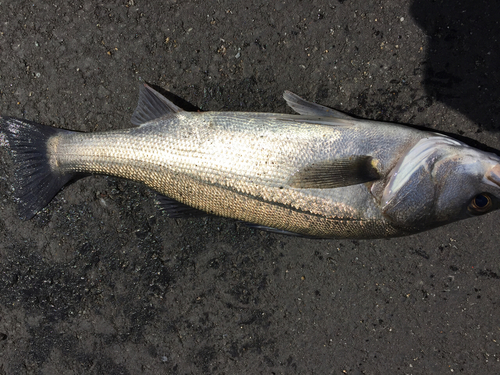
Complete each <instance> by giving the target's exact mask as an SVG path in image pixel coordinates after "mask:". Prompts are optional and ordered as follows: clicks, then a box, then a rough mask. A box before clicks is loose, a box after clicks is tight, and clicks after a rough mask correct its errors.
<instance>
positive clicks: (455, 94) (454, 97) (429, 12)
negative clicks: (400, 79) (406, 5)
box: [410, 0, 500, 130]
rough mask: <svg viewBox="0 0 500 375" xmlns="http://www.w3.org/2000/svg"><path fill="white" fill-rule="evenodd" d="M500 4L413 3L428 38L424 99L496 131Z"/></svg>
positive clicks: (461, 0) (480, 0) (486, 0)
mask: <svg viewBox="0 0 500 375" xmlns="http://www.w3.org/2000/svg"><path fill="white" fill-rule="evenodd" d="M499 11H500V2H498V1H495V0H473V1H471V0H414V1H413V4H412V5H411V9H410V13H411V15H412V16H413V17H414V18H415V20H416V21H417V23H418V25H419V26H420V27H421V28H422V29H423V30H424V31H425V33H426V35H427V46H426V53H427V56H426V61H425V80H424V85H425V89H426V91H427V94H428V95H430V96H431V97H432V98H434V99H435V100H439V101H441V102H443V103H445V104H446V105H448V106H450V107H452V108H454V109H456V110H458V111H460V112H461V113H463V114H464V115H466V116H468V117H469V118H470V119H471V120H472V121H474V122H475V123H477V124H478V125H479V126H480V127H481V128H483V129H490V130H500V124H498V121H499V116H498V114H499V110H500V43H499V41H498V40H499V39H500V23H499V20H500V18H499V14H500V12H499Z"/></svg>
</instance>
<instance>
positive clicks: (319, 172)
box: [288, 156, 380, 189]
mask: <svg viewBox="0 0 500 375" xmlns="http://www.w3.org/2000/svg"><path fill="white" fill-rule="evenodd" d="M375 166H376V161H375V160H374V159H373V158H372V157H371V156H354V157H348V158H343V159H336V160H325V161H322V162H319V163H314V164H311V165H308V166H306V167H305V168H303V169H301V170H299V171H297V173H295V174H294V175H293V176H292V177H291V178H290V180H289V182H288V184H289V185H290V186H291V187H293V188H299V189H333V188H338V187H342V186H351V185H358V184H362V183H365V182H370V181H375V180H378V179H379V178H380V176H379V173H378V172H377V169H376V167H375Z"/></svg>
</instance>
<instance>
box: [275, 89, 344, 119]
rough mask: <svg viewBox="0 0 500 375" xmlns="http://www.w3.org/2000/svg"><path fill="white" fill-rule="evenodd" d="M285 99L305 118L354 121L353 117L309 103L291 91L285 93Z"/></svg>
mask: <svg viewBox="0 0 500 375" xmlns="http://www.w3.org/2000/svg"><path fill="white" fill-rule="evenodd" d="M283 98H284V99H285V100H286V103H287V104H288V105H289V106H290V108H292V109H293V110H294V111H295V112H297V113H299V114H301V115H305V116H320V117H336V118H341V119H345V120H352V119H353V117H351V116H349V115H346V114H345V113H342V112H340V111H337V110H335V109H331V108H328V107H325V106H322V105H320V104H316V103H312V102H308V101H307V100H305V99H302V98H301V97H300V96H298V95H297V94H294V93H293V92H291V91H285V92H284V93H283Z"/></svg>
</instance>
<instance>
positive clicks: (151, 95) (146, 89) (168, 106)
mask: <svg viewBox="0 0 500 375" xmlns="http://www.w3.org/2000/svg"><path fill="white" fill-rule="evenodd" d="M182 111H183V109H182V108H179V107H177V106H176V105H175V104H174V103H172V102H171V101H170V100H168V99H167V98H165V97H164V96H163V95H162V94H160V93H159V92H158V91H156V90H154V89H153V88H152V87H150V86H149V85H147V84H144V86H141V89H140V92H139V102H138V103H137V108H136V109H135V111H134V114H133V115H132V119H131V120H130V121H132V124H134V125H137V126H139V125H142V124H144V123H145V122H148V121H151V120H155V119H157V118H160V117H164V116H175V114H176V113H179V112H182Z"/></svg>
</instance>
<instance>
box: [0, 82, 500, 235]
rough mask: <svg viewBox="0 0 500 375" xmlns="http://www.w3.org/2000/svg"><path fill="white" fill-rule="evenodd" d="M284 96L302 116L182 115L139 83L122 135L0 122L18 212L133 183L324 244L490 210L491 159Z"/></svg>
mask: <svg viewBox="0 0 500 375" xmlns="http://www.w3.org/2000/svg"><path fill="white" fill-rule="evenodd" d="M285 99H287V101H288V103H289V104H290V106H291V107H292V108H294V109H295V110H296V111H298V112H299V113H301V114H302V115H286V114H267V113H245V112H186V111H182V110H181V109H180V108H178V107H177V106H175V105H174V104H172V103H171V102H170V101H168V100H167V99H166V98H164V97H163V96H161V95H160V94H159V93H157V92H155V91H154V90H153V89H151V88H150V87H148V86H145V87H144V88H143V89H142V90H141V96H140V100H139V106H138V108H137V109H136V112H135V113H134V116H133V122H134V123H135V124H136V125H138V127H134V128H130V129H126V130H119V131H111V132H101V133H76V132H69V131H63V130H54V129H53V128H47V127H44V126H42V125H38V124H34V123H30V122H26V121H24V120H16V119H12V118H2V119H1V121H0V131H2V132H3V133H5V134H6V136H7V139H8V141H9V145H10V147H11V150H12V154H13V158H14V161H15V162H16V164H17V166H18V168H17V172H16V177H17V191H18V199H19V206H20V211H21V215H22V216H24V217H26V218H29V217H31V216H33V215H34V214H35V213H36V212H37V211H38V210H39V209H41V208H42V207H43V206H44V205H45V204H46V203H47V202H48V201H50V199H51V198H52V197H53V195H55V194H56V193H57V191H58V190H59V189H60V187H61V186H62V185H63V184H64V183H65V182H66V181H67V180H68V179H69V178H71V176H73V175H74V174H78V173H85V174H106V175H112V176H118V177H123V178H127V179H130V180H134V181H140V182H142V183H144V184H146V185H147V186H149V187H151V188H152V189H154V190H156V191H157V192H159V193H160V194H162V195H164V196H167V197H169V198H170V199H171V200H172V201H175V202H178V203H179V206H181V207H185V206H189V207H192V208H193V209H196V210H199V211H203V212H206V213H209V214H214V215H219V216H225V217H230V218H234V219H239V220H242V221H245V222H249V223H253V224H254V225H255V226H256V227H259V228H264V229H271V230H275V231H281V232H285V233H296V234H300V235H305V236H314V237H322V238H383V237H395V236H402V235H406V234H411V233H415V232H419V231H422V230H426V229H430V228H433V227H436V226H439V225H443V224H446V223H448V222H451V221H455V220H459V219H462V218H465V217H468V216H471V215H476V214H481V213H484V212H487V211H490V210H492V209H495V208H497V207H498V201H497V198H496V197H497V196H500V190H499V185H500V159H499V158H498V157H497V156H496V155H493V154H488V153H484V152H482V151H479V150H476V149H473V148H471V147H469V146H466V145H465V144H463V143H461V142H459V141H456V140H454V139H452V138H449V137H447V136H444V135H439V134H436V133H430V132H423V131H419V130H416V129H413V128H409V127H406V126H401V125H395V124H388V123H380V122H373V121H365V120H358V119H354V118H350V117H349V116H347V115H344V114H341V113H339V112H337V111H334V110H331V109H329V108H326V107H322V106H319V105H316V104H314V103H309V102H306V101H304V100H303V99H301V98H299V97H297V96H295V95H294V94H291V93H288V92H287V93H286V94H285ZM48 129H50V130H48ZM33 133H37V134H42V136H38V135H33ZM37 137H38V138H37ZM26 138H30V139H33V138H35V139H38V141H37V142H34V145H33V142H31V143H29V144H31V146H29V145H27V142H26V141H25V139H26ZM41 145H43V147H42V146H41ZM27 147H28V151H29V147H32V148H34V149H36V151H37V152H38V153H39V154H40V156H39V157H38V159H39V160H38V164H40V165H41V167H40V166H39V168H40V169H41V170H45V172H44V173H43V174H42V173H37V170H36V167H34V166H33V150H31V151H29V152H31V154H29V153H28V155H29V156H26V153H27ZM40 160H41V161H40ZM26 170H27V171H26ZM38 175H43V176H38ZM34 176H35V177H36V178H35V177H34ZM42 177H43V178H42ZM34 180H36V181H37V182H36V184H35V183H34V182H33V181H34ZM40 181H42V182H40ZM448 182H449V183H448ZM464 184H467V185H468V186H467V187H466V188H465V187H463V186H461V185H464ZM40 186H42V189H41V190H42V191H41V192H40V191H39V190H40ZM43 186H45V188H43ZM40 196H41V197H40ZM172 201H170V202H172ZM179 206H176V204H172V203H169V207H170V210H171V211H175V210H176V209H177V208H176V207H179ZM188 210H189V209H188Z"/></svg>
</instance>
